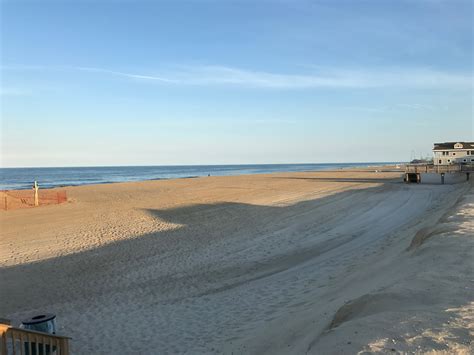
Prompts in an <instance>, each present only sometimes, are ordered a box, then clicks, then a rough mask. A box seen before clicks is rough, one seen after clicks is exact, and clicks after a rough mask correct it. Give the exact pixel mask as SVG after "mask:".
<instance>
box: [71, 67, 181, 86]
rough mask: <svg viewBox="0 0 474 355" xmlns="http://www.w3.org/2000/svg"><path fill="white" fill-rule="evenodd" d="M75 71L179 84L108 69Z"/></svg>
mask: <svg viewBox="0 0 474 355" xmlns="http://www.w3.org/2000/svg"><path fill="white" fill-rule="evenodd" d="M73 69H76V70H79V71H87V72H95V73H105V74H111V75H118V76H123V77H126V78H130V79H143V80H153V81H161V82H164V83H178V81H176V80H173V79H167V78H163V77H159V76H154V75H142V74H133V73H123V72H119V71H113V70H107V69H102V68H90V67H74V68H73Z"/></svg>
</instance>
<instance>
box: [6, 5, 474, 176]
mask: <svg viewBox="0 0 474 355" xmlns="http://www.w3.org/2000/svg"><path fill="white" fill-rule="evenodd" d="M472 23H473V8H472V2H471V1H457V0H453V1H441V0H420V1H416V0H413V1H380V0H374V1H337V0H336V1H299V0H294V1H289V0H288V1H284V0H281V1H277V0H274V1H271V0H267V1H217V0H216V1H212V0H209V1H198V0H195V1H113V0H104V1H99V0H97V1H74V2H73V1H66V0H64V1H61V0H57V1H48V0H45V1H21V0H17V1H2V2H1V26H2V27H1V43H2V46H1V91H0V95H1V96H0V98H1V119H2V126H1V128H2V132H1V133H2V134H1V139H2V142H1V149H2V152H1V158H2V159H1V164H2V166H4V167H9V166H89V165H161V164H164V165H173V164H226V163H229V164H231V163H299V162H314V163H318V162H360V161H405V160H408V159H410V158H412V157H413V155H414V154H416V155H417V156H419V155H420V154H430V149H431V147H432V143H433V142H435V141H452V140H454V141H458V140H461V141H462V140H473V136H474V133H473V71H472V69H473V68H472V65H473V25H472Z"/></svg>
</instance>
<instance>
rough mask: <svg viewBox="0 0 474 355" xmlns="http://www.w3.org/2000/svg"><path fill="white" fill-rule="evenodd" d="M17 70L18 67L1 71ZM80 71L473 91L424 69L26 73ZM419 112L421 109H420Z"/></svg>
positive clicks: (463, 81)
mask: <svg viewBox="0 0 474 355" xmlns="http://www.w3.org/2000/svg"><path fill="white" fill-rule="evenodd" d="M12 68H14V70H19V68H21V67H19V66H10V67H2V69H3V70H8V69H12ZM55 69H56V70H60V71H65V70H66V71H67V70H69V71H70V70H73V71H82V72H89V73H96V74H103V75H113V76H120V77H124V78H128V79H132V80H138V81H145V82H146V81H148V82H155V83H160V84H173V85H194V86H234V87H246V88H261V89H285V90H293V89H312V88H334V89H337V88H341V89H344V88H380V87H400V88H405V87H406V88H472V83H473V76H472V73H451V72H443V71H437V70H432V69H425V68H407V69H402V68H385V69H356V70H354V69H340V68H318V69H317V70H316V71H312V72H309V73H303V74H288V73H276V72H265V71H253V70H246V69H241V68H234V67H227V66H180V67H175V68H174V69H167V70H160V71H155V72H152V73H151V72H147V73H145V72H143V73H139V72H131V71H116V70H110V69H106V68H94V67H40V66H27V67H25V70H55ZM420 108H421V107H420Z"/></svg>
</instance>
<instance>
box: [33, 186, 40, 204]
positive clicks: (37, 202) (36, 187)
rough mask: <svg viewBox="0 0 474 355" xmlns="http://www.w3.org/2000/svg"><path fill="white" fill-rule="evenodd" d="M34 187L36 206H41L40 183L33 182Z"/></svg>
mask: <svg viewBox="0 0 474 355" xmlns="http://www.w3.org/2000/svg"><path fill="white" fill-rule="evenodd" d="M33 189H34V190H35V206H39V199H38V183H37V182H36V181H35V183H34V184H33Z"/></svg>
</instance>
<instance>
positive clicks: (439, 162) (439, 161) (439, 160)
mask: <svg viewBox="0 0 474 355" xmlns="http://www.w3.org/2000/svg"><path fill="white" fill-rule="evenodd" d="M471 160H473V159H471ZM438 162H439V164H441V159H440V160H438Z"/></svg>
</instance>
